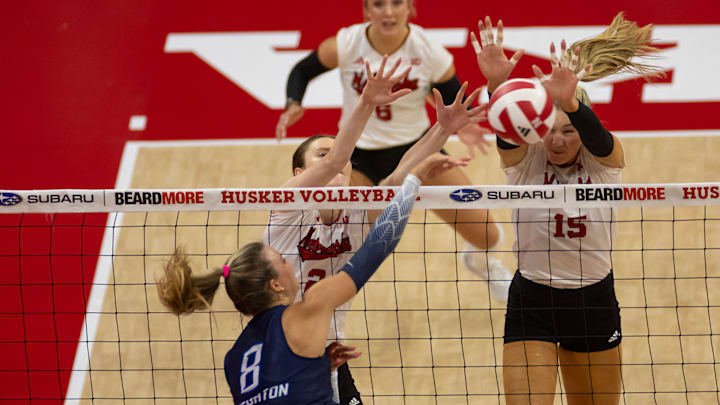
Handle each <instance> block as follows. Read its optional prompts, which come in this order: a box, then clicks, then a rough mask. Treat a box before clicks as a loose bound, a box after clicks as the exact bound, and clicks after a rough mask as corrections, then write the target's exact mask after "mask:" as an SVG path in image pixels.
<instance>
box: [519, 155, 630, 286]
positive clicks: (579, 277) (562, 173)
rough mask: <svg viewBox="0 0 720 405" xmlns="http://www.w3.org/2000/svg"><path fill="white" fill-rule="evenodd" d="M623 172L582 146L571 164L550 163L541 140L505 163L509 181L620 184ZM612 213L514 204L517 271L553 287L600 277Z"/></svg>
mask: <svg viewBox="0 0 720 405" xmlns="http://www.w3.org/2000/svg"><path fill="white" fill-rule="evenodd" d="M623 166H624V164H623ZM621 172H622V169H621V168H611V167H607V166H605V165H603V164H601V163H600V162H598V161H597V160H596V159H595V158H594V157H593V156H592V155H591V154H590V152H588V151H587V149H585V148H584V147H581V148H580V153H579V155H578V158H577V162H576V163H575V164H574V165H572V166H569V167H559V166H555V165H552V164H550V163H549V162H548V160H547V154H546V153H545V149H544V148H543V144H542V142H541V143H536V144H532V145H528V152H527V155H526V156H525V158H524V159H523V160H522V161H521V162H520V163H518V164H517V165H515V166H512V167H508V168H505V174H506V176H507V184H513V185H518V184H577V183H580V184H587V183H593V184H618V183H621V182H622V176H621ZM614 217H615V213H614V210H613V209H612V208H582V209H580V208H565V209H563V208H560V209H547V208H542V209H540V208H537V209H526V208H521V209H514V210H513V213H512V219H513V224H514V226H515V235H516V239H515V245H514V249H515V251H516V252H517V258H518V269H519V270H520V273H521V274H522V275H523V277H525V278H527V279H529V280H532V281H535V282H537V283H541V284H545V285H549V286H552V287H556V288H580V287H584V286H587V285H590V284H594V283H596V282H598V281H600V280H602V279H603V278H605V277H606V276H607V275H608V274H610V270H611V268H612V261H611V257H610V254H611V249H612V244H613V239H614V236H615V230H616V229H615V225H614V223H612V222H611V221H613V220H614Z"/></svg>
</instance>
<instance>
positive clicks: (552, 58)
mask: <svg viewBox="0 0 720 405" xmlns="http://www.w3.org/2000/svg"><path fill="white" fill-rule="evenodd" d="M550 65H552V67H553V69H555V68H557V67H559V66H560V63H559V62H558V58H557V55H556V54H555V43H554V42H553V43H551V44H550Z"/></svg>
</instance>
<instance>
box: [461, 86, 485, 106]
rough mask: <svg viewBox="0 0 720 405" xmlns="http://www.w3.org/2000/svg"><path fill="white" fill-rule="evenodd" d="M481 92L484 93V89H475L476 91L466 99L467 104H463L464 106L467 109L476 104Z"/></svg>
mask: <svg viewBox="0 0 720 405" xmlns="http://www.w3.org/2000/svg"><path fill="white" fill-rule="evenodd" d="M481 91H482V87H478V88H477V89H475V91H473V92H472V93H470V95H469V96H468V97H467V98H466V99H465V102H464V103H463V105H464V106H465V107H470V106H471V105H472V104H473V103H474V102H475V100H476V99H477V98H478V97H479V96H480V92H481Z"/></svg>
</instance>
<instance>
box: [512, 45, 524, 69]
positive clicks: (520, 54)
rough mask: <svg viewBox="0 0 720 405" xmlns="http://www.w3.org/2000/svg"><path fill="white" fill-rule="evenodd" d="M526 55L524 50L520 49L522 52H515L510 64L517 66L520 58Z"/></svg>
mask: <svg viewBox="0 0 720 405" xmlns="http://www.w3.org/2000/svg"><path fill="white" fill-rule="evenodd" d="M524 54H525V50H524V49H520V50H518V51H515V53H514V54H513V56H511V57H510V63H512V64H513V66H515V65H517V63H518V62H519V61H520V58H522V57H523V55H524Z"/></svg>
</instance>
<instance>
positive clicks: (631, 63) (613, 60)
mask: <svg viewBox="0 0 720 405" xmlns="http://www.w3.org/2000/svg"><path fill="white" fill-rule="evenodd" d="M651 41H652V24H648V25H646V26H644V27H638V25H637V24H636V23H635V22H633V21H628V20H626V19H625V17H624V15H623V12H622V11H621V12H620V13H618V14H617V15H616V16H615V18H614V19H613V21H612V23H611V24H610V26H609V27H608V28H607V29H606V30H605V31H603V32H602V33H600V34H599V35H597V36H595V37H592V38H588V39H584V40H582V41H578V42H575V43H574V44H572V45H571V46H570V47H569V48H568V52H572V50H574V49H575V48H577V47H579V48H580V55H579V59H578V65H577V69H576V70H577V72H576V73H578V72H580V70H582V69H583V68H584V67H585V66H586V65H588V64H590V65H592V68H591V69H590V71H589V72H588V73H587V74H585V76H584V77H583V79H582V81H584V82H591V81H593V80H597V79H601V78H603V77H606V76H610V75H612V74H615V73H620V72H627V73H631V74H636V75H642V76H650V77H652V76H660V75H663V73H662V70H661V68H660V67H658V66H654V65H651V64H648V63H643V62H639V61H637V60H633V58H644V59H648V58H653V57H655V56H656V55H655V54H656V53H658V52H660V49H659V48H656V47H654V46H651V45H650V42H651Z"/></svg>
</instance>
